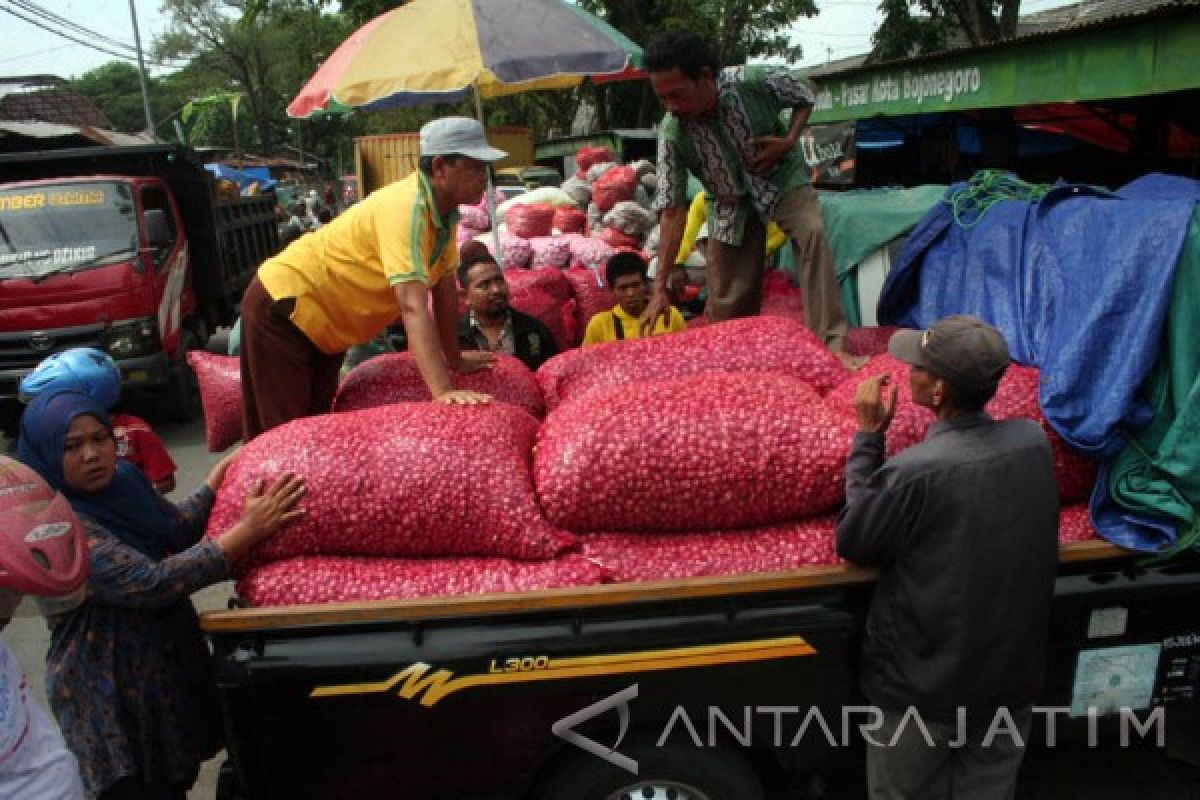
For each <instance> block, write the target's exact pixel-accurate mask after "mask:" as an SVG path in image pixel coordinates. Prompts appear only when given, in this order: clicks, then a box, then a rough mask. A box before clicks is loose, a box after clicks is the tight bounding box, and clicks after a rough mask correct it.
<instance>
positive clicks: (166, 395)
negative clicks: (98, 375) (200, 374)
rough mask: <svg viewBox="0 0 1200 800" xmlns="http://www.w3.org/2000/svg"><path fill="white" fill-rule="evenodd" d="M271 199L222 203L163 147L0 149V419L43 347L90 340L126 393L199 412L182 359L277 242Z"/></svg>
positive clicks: (11, 412)
mask: <svg viewBox="0 0 1200 800" xmlns="http://www.w3.org/2000/svg"><path fill="white" fill-rule="evenodd" d="M274 205H275V203H274V198H273V196H271V195H263V196H258V197H225V196H223V195H221V194H220V193H219V192H218V191H217V188H216V185H215V183H214V179H213V177H212V175H211V174H210V173H209V172H207V171H206V170H205V169H204V168H203V165H202V163H201V162H200V160H199V159H198V157H197V156H196V153H195V151H193V150H191V149H189V148H187V147H184V146H181V145H169V144H156V145H144V146H134V147H95V148H75V149H69V150H53V151H44V152H33V153H19V154H6V155H0V424H2V426H3V428H4V430H5V433H8V434H10V435H11V433H12V430H13V428H14V427H15V422H16V420H17V418H18V417H19V414H20V405H19V402H18V400H17V384H18V383H19V381H20V379H21V378H22V377H23V376H24V375H25V374H26V373H28V372H29V371H30V370H31V369H32V368H33V367H34V366H35V365H36V364H37V363H38V362H39V361H41V360H42V359H43V358H45V357H46V356H47V355H49V354H51V353H54V352H58V351H60V350H64V349H67V348H70V347H99V348H100V349H102V350H104V351H106V352H108V353H109V354H110V355H111V356H112V357H113V358H114V359H115V360H116V361H117V364H118V365H119V366H120V368H121V377H122V381H123V385H124V389H125V391H126V392H131V391H132V392H135V393H139V394H150V395H151V396H152V397H153V398H154V400H155V401H156V402H157V403H159V404H161V405H162V406H165V409H166V410H167V411H168V412H169V413H170V415H171V416H175V417H177V418H184V419H187V418H191V417H192V416H194V415H195V414H196V413H197V412H198V410H199V405H198V398H197V394H196V387H195V377H194V376H193V375H192V374H191V370H190V369H189V368H188V366H187V361H186V359H185V357H184V354H185V353H186V352H187V351H188V350H191V349H195V348H201V347H203V346H204V344H205V342H206V340H207V338H208V336H209V334H210V333H211V332H212V331H213V330H214V329H215V328H216V327H217V326H219V325H228V324H230V323H231V322H232V321H233V319H234V318H235V317H236V313H237V306H238V303H239V302H240V300H241V296H242V291H243V290H244V289H245V287H246V284H247V283H248V282H249V280H250V277H251V276H252V275H253V274H254V271H255V269H257V267H258V265H259V264H260V263H261V262H262V261H263V260H264V259H265V258H267V257H268V256H270V255H271V254H273V253H274V252H275V251H276V250H277V249H278V244H279V237H278V231H277V228H276V220H275V210H274Z"/></svg>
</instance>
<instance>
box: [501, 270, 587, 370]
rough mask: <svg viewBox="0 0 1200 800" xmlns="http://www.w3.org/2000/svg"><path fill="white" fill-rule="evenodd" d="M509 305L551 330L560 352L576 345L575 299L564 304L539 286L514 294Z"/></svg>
mask: <svg viewBox="0 0 1200 800" xmlns="http://www.w3.org/2000/svg"><path fill="white" fill-rule="evenodd" d="M556 271H557V270H556ZM509 304H510V305H511V306H512V307H513V308H515V309H516V310H517V311H520V312H521V313H522V314H528V315H529V316H531V317H534V318H535V319H538V320H540V321H541V322H542V324H543V325H545V326H546V327H547V328H548V329H549V330H550V335H551V336H553V337H554V344H555V345H557V346H558V350H559V352H562V351H563V350H567V349H569V348H571V347H573V346H574V345H575V335H576V330H575V326H574V321H575V314H574V308H575V301H574V300H573V299H572V300H567V301H566V302H565V303H564V302H563V301H562V300H560V299H559V298H558V297H556V296H554V295H552V294H550V293H549V292H547V291H546V290H545V289H543V288H541V287H539V286H529V287H526V288H524V289H522V290H521V291H519V292H517V291H514V292H512V296H511V298H510V299H509ZM568 320H570V324H568Z"/></svg>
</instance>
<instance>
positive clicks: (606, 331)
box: [583, 305, 687, 347]
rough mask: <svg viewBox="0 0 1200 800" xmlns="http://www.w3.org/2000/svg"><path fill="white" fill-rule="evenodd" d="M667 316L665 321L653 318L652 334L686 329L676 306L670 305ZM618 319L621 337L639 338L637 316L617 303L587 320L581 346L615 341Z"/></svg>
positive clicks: (640, 333) (640, 334) (639, 331)
mask: <svg viewBox="0 0 1200 800" xmlns="http://www.w3.org/2000/svg"><path fill="white" fill-rule="evenodd" d="M668 316H669V320H667V321H664V320H663V318H662V317H659V318H658V319H657V320H655V322H654V332H653V334H652V335H653V336H658V335H659V334H660V333H676V332H677V331H682V330H687V325H686V324H685V323H684V321H683V314H680V313H679V309H678V308H675V307H674V306H672V307H671V313H670V314H669V315H668ZM618 319H619V320H620V321H621V331H622V333H623V334H624V336H623V338H625V339H640V338H641V336H642V328H641V325H640V324H639V323H638V318H637V317H631V316H629V315H628V314H626V313H625V309H623V308H621V307H620V306H619V305H617V306H613V307H612V310H611V311H601V312H600V313H599V314H596V315H595V316H594V317H592V318H591V320H589V321H588V326H587V331H586V332H585V333H584V334H583V346H584V347H587V346H588V345H589V344H599V343H600V342H615V341H617V324H616V320H618Z"/></svg>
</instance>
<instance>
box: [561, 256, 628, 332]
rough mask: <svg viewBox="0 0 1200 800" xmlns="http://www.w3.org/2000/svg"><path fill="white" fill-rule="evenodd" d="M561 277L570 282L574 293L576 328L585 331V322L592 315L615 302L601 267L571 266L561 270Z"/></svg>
mask: <svg viewBox="0 0 1200 800" xmlns="http://www.w3.org/2000/svg"><path fill="white" fill-rule="evenodd" d="M563 277H565V278H566V279H567V280H568V281H569V282H570V284H571V290H572V292H573V293H574V295H575V327H576V330H578V331H581V332H582V331H586V330H587V324H588V322H589V321H590V320H591V318H592V317H593V316H595V315H596V314H599V313H600V312H601V311H607V310H608V309H610V308H612V307H613V306H614V305H615V304H616V301H615V300H614V299H613V296H612V292H610V291H609V290H608V286H607V284H606V283H605V281H604V270H603V268H601V267H596V268H595V269H589V268H587V267H583V266H580V267H571V269H568V270H565V271H564V272H563Z"/></svg>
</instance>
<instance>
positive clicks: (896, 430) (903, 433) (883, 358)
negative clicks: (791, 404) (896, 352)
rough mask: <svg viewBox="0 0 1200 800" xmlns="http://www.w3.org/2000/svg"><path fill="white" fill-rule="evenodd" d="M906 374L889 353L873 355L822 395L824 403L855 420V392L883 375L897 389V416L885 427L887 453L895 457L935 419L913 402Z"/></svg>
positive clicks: (902, 366) (911, 444)
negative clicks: (860, 385)
mask: <svg viewBox="0 0 1200 800" xmlns="http://www.w3.org/2000/svg"><path fill="white" fill-rule="evenodd" d="M908 371H909V368H908V365H907V364H905V363H904V362H903V361H899V360H897V359H895V358H893V357H892V356H891V355H890V354H888V353H884V354H883V355H878V356H875V357H874V358H872V359H871V360H870V361H868V362H867V363H866V364H865V365H864V366H863V367H862V368H861V369H859V370H858V371H856V372H854V373H851V374H850V376H849V377H847V378H846V380H844V381H842V383H840V384H838V385H837V386H836V387H835V388H834V389H833V391H831V392H830V393H829V394H827V395H825V402H826V403H828V404H829V406H830V407H831V408H833V409H834V410H837V411H840V412H842V413H843V414H845V415H846V417H847V418H848V419H854V418H855V417H854V393H855V392H856V391H857V390H858V385H859V384H860V383H862V382H863V381H865V380H866V379H867V378H872V377H874V376H876V375H885V374H886V375H887V376H888V378H889V380H890V382H891V385H892V386H894V387H896V413H895V416H893V417H892V424H891V425H889V426H888V431H887V437H886V438H887V454H888V456H889V457H890V456H894V455H896V453H899V452H900V451H901V450H904V449H905V448H908V447H912V446H913V445H914V444H916V443H918V442H920V441H921V440H922V439H924V438H925V433H926V431H928V430H929V426H930V425H932V424H933V423H934V421H935V420H936V419H937V417H935V416H934V414H933V412H932V411H930V410H929V409H927V408H923V407H922V406H919V405H917V404H916V403H914V402H913V401H912V392H911V391H910V390H909V388H908Z"/></svg>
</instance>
